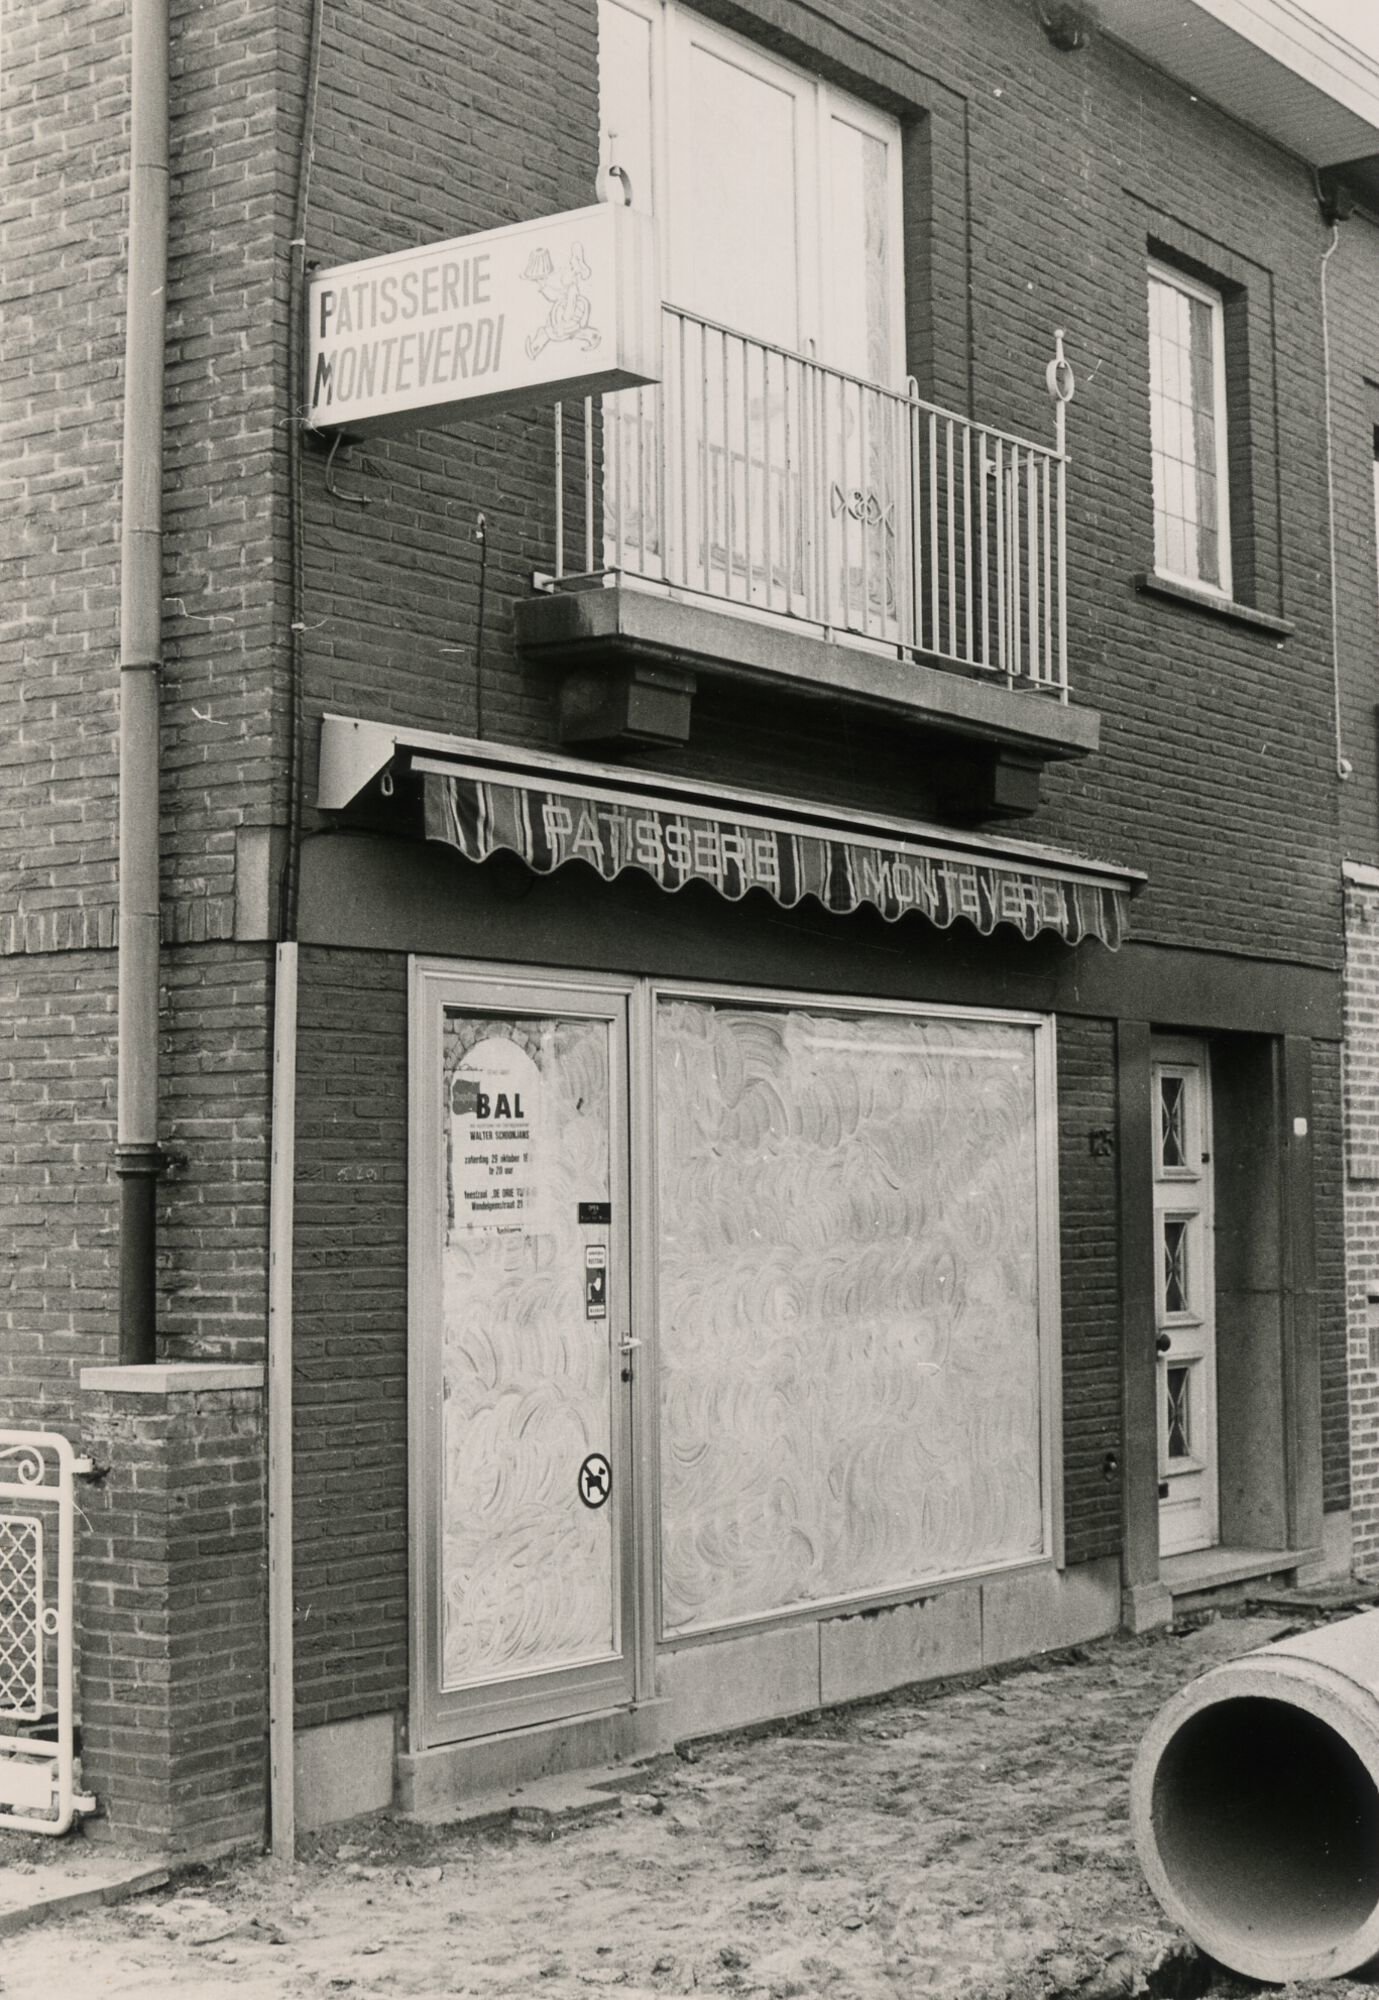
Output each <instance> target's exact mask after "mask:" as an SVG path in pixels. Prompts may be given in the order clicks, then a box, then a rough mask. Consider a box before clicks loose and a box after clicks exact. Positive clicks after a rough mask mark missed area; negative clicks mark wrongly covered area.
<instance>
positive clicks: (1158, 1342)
mask: <svg viewBox="0 0 1379 2000" xmlns="http://www.w3.org/2000/svg"><path fill="white" fill-rule="evenodd" d="M1172 1345H1173V1335H1172V1334H1171V1333H1160V1334H1158V1335H1156V1336H1155V1340H1154V1346H1155V1349H1156V1351H1157V1352H1158V1353H1160V1354H1167V1352H1168V1350H1169V1348H1170V1347H1172Z"/></svg>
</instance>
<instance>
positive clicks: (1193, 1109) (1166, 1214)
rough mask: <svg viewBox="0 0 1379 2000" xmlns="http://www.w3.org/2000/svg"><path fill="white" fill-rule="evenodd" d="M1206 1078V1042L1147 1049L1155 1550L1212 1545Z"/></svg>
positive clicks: (1214, 1470)
mask: <svg viewBox="0 0 1379 2000" xmlns="http://www.w3.org/2000/svg"><path fill="white" fill-rule="evenodd" d="M1210 1077H1211V1073H1210V1069H1209V1067H1208V1056H1207V1048H1206V1044H1205V1043H1204V1042H1198V1041H1188V1040H1180V1039H1174V1040H1171V1041H1170V1040H1168V1039H1164V1040H1163V1041H1160V1042H1156V1043H1155V1045H1154V1096H1153V1103H1154V1117H1155V1134H1154V1237H1155V1246H1156V1255H1157V1258H1158V1285H1157V1301H1156V1313H1155V1329H1156V1335H1157V1348H1158V1412H1159V1414H1158V1431H1159V1437H1158V1445H1159V1552H1160V1554H1161V1555H1165V1556H1170V1555H1183V1554H1186V1553H1187V1552H1188V1551H1189V1550H1192V1549H1205V1548H1211V1547H1212V1546H1213V1545H1214V1544H1215V1543H1216V1541H1217V1540H1218V1538H1219V1537H1218V1530H1217V1523H1218V1483H1219V1482H1218V1461H1217V1421H1216V1297H1215V1294H1216V1279H1215V1260H1214V1255H1213V1228H1214V1216H1213V1201H1212V1159H1211V1150H1212V1147H1211V1081H1210Z"/></svg>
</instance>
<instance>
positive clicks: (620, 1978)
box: [0, 1618, 1379, 2000]
mask: <svg viewBox="0 0 1379 2000" xmlns="http://www.w3.org/2000/svg"><path fill="white" fill-rule="evenodd" d="M1282 1629H1283V1627H1282V1626H1281V1624H1280V1623H1279V1621H1277V1620H1274V1621H1272V1622H1270V1623H1267V1624H1265V1623H1262V1622H1261V1621H1257V1620H1249V1619H1242V1618H1237V1619H1225V1620H1221V1621H1219V1622H1217V1623H1214V1624H1211V1625H1207V1626H1204V1627H1202V1628H1201V1629H1199V1630H1198V1631H1196V1632H1193V1633H1190V1634H1187V1635H1185V1636H1181V1637H1169V1636H1164V1637H1159V1638H1155V1639H1152V1640H1138V1641H1137V1640H1132V1639H1117V1640H1111V1641H1107V1642H1104V1643H1102V1644H1100V1645H1097V1646H1094V1647H1089V1648H1086V1649H1079V1650H1078V1651H1077V1652H1075V1653H1074V1654H1072V1655H1064V1656H1060V1657H1059V1658H1058V1659H1057V1660H1056V1661H1055V1660H1048V1661H1043V1662H1039V1663H1037V1664H1036V1665H1035V1666H1033V1667H1028V1668H1024V1669H1017V1670H1014V1671H1011V1672H1007V1673H1002V1674H1000V1675H999V1676H995V1677H992V1678H989V1679H988V1680H986V1681H985V1682H983V1683H980V1684H977V1685H963V1686H959V1687H956V1688H950V1689H947V1690H925V1689H919V1690H915V1689H912V1690H910V1691H909V1692H908V1693H906V1694H902V1695H896V1696H889V1697H886V1698H885V1699H883V1700H880V1701H876V1702H873V1703H868V1704H864V1705H860V1706H855V1707H853V1708H850V1709H846V1710H837V1711H832V1712H830V1713H827V1714H824V1715H822V1716H815V1717H811V1718H809V1719H808V1720H806V1721H802V1722H796V1723H793V1724H788V1725H783V1726H781V1727H779V1728H776V1729H773V1730H770V1731H767V1732H764V1733H761V1734H758V1735H755V1736H739V1737H735V1738H726V1739H721V1740H717V1741H713V1742H708V1743H703V1744H700V1745H697V1746H690V1747H689V1749H688V1750H687V1751H686V1752H684V1753H682V1754H680V1755H675V1756H669V1757H665V1758H662V1759H659V1760H657V1761H656V1762H654V1763H652V1764H648V1765H643V1766H639V1767H637V1768H636V1769H635V1770H633V1771H631V1772H630V1773H628V1774H625V1776H624V1777H623V1778H621V1779H620V1780H619V1785H620V1789H619V1790H618V1791H617V1792H615V1793H612V1794H610V1796H611V1797H613V1798H614V1800H615V1804H614V1805H613V1806H612V1807H610V1808H609V1809H608V1810H606V1811H600V1812H597V1813H593V1814H588V1815H585V1816H584V1817H582V1818H581V1817H574V1818H570V1819H560V1818H551V1817H549V1816H547V1815H544V1814H542V1813H540V1812H533V1813H532V1814H531V1815H530V1816H529V1817H528V1818H527V1819H526V1820H525V1821H524V1822H522V1823H519V1824H510V1825H505V1826H503V1827H502V1828H500V1829H496V1830H494V1829H490V1830H488V1831H483V1832H475V1831H469V1832H457V1831H456V1830H455V1829H453V1828H449V1829H447V1828H437V1827H417V1826H412V1825H407V1824H404V1823H400V1822H397V1821H393V1820H391V1819H388V1818H386V1817H384V1818H375V1819H370V1820H365V1821H356V1822H354V1823H352V1824H351V1825H350V1826H348V1827H346V1828H338V1829H333V1830H332V1831H331V1832H330V1833H328V1834H326V1835H325V1836H318V1837H316V1838H315V1839H314V1840H312V1841H310V1842H309V1843H307V1847H308V1850H309V1851H308V1852H307V1853H306V1854H305V1855H304V1857H303V1859H302V1860H301V1862H300V1863H299V1865H298V1866H297V1867H296V1868H295V1869H293V1870H291V1871H290V1872H289V1871H285V1870H282V1869H279V1868H276V1867H275V1866H274V1864H272V1863H271V1862H268V1861H265V1860H260V1859H251V1860H246V1861H243V1862H238V1863H235V1864H227V1865H225V1866H221V1867H217V1868H215V1869H213V1870H209V1871H207V1870H202V1871H199V1872H196V1873H193V1874H192V1875H190V1876H184V1877H183V1878H181V1879H180V1880H179V1881H177V1882H175V1883H174V1884H173V1885H171V1886H170V1887H169V1888H167V1889H165V1890H163V1891H160V1892H157V1893H155V1894H151V1895H146V1896H143V1897H140V1898H138V1899H137V1900H135V1901H132V1902H129V1903H125V1904H122V1905H119V1906H118V1907H115V1908H112V1909H108V1910H101V1911H99V1912H96V1913H93V1914H91V1915H86V1916H77V1917H71V1918H68V1919H66V1920H63V1921H60V1922H56V1923H50V1924H48V1925H46V1926H45V1927H44V1928H42V1929H40V1930H34V1931H30V1932H24V1933H20V1934H19V1935H17V1936H15V1937H12V1938H6V1939H0V1993H3V1995H4V2000H97V1996H106V1995H123V1996H133V2000H164V1996H173V1995H176V1996H178V2000H185V1997H186V1996H192V2000H219V1996H224V2000H279V1996H303V2000H306V1996H311V2000H317V1996H320V1997H321V2000H325V1996H329V1995H337V1994H345V1995H353V1996H363V1995H375V1994H377V1995H389V1996H393V1995H396V1996H404V1995H406V1996H422V1995H425V1996H431V1995H435V1996H442V1995H443V1996H447V2000H449V1997H450V1996H460V1995H479V1996H485V2000H489V1997H490V1996H491V2000H503V1996H517V1995H521V1996H522V2000H530V1996H550V2000H565V1996H574V1995H581V1996H584V1995H588V1994H589V1993H591V1992H594V1991H597V1990H600V1989H608V1990H610V1991H612V1992H614V1993H617V1994H619V1995H627V1996H646V2000H651V1996H662V1995H678V1994H695V1993H730V1994H744V1995H747V1994H754V1995H764V1996H769V2000H789V1997H790V1996H809V1997H810V2000H812V1996H815V1995H820V1996H829V2000H854V1996H856V2000H874V1996H885V1997H886V2000H891V1996H902V1995H903V1996H915V2000H920V1997H921V1996H924V2000H927V1996H939V2000H976V1997H977V1996H979V1995H980V1996H988V1995H990V1996H993V2000H994V1996H1000V1997H1001V2000H1041V1996H1045V1995H1055V1994H1056V1995H1076V1996H1077V2000H1116V1996H1119V1995H1126V1994H1132V1993H1143V1992H1145V1991H1150V1992H1153V1993H1156V1994H1158V1995H1161V1996H1166V2000H1189V1996H1193V1995H1199V1994H1201V1993H1202V1991H1203V1985H1204V1981H1203V1976H1202V1973H1201V1969H1200V1967H1198V1966H1193V1965H1191V1964H1190V1963H1189V1962H1188V1960H1187V1959H1186V1957H1185V1956H1180V1948H1182V1947H1183V1945H1184V1941H1183V1940H1182V1939H1181V1938H1180V1937H1178V1936H1177V1935H1176V1934H1175V1933H1174V1932H1173V1930H1172V1929H1171V1927H1170V1926H1169V1925H1168V1924H1167V1922H1166V1920H1165V1919H1164V1918H1163V1916H1162V1915H1161V1913H1160V1912H1159V1910H1158V1908H1157V1905H1156V1904H1155V1903H1154V1902H1153V1900H1152V1899H1151V1897H1150V1896H1149V1893H1148V1891H1147V1890H1146V1888H1145V1887H1144V1885H1143V1883H1142V1881H1141V1878H1140V1874H1139V1870H1138V1867H1137V1865H1136V1863H1135V1859H1134V1855H1133V1851H1132V1848H1131V1843H1130V1832H1129V1821H1128V1806H1127V1779H1128V1773H1129V1767H1130V1763H1131V1760H1132V1757H1133V1754H1134V1749H1135V1745H1136V1743H1137V1742H1138V1739H1139V1735H1140V1732H1141V1730H1142V1729H1143V1727H1144V1725H1145V1723H1146V1722H1147V1721H1148V1720H1149V1718H1150V1716H1151V1715H1152V1714H1153V1713H1154V1711H1155V1710H1156V1709H1157V1708H1158V1706H1159V1705H1160V1703H1161V1702H1162V1701H1163V1700H1164V1699H1166V1697H1167V1696H1168V1695H1169V1694H1170V1693H1171V1692H1172V1691H1173V1690H1174V1689H1175V1688H1176V1687H1178V1686H1179V1685H1181V1684H1182V1682H1183V1681H1184V1680H1186V1679H1188V1678H1190V1677H1192V1676H1193V1675H1195V1674H1196V1673H1198V1672H1201V1671H1202V1670H1203V1669H1204V1668H1205V1667H1207V1666H1209V1665H1211V1664H1213V1663H1214V1662H1215V1661H1216V1660H1218V1659H1221V1658H1225V1657H1229V1656H1230V1655H1232V1654H1234V1653H1237V1652H1241V1651H1244V1650H1246V1649H1247V1648H1248V1647H1249V1646H1251V1645H1257V1644H1260V1643H1262V1642H1263V1641H1264V1640H1266V1639H1269V1638H1273V1637H1276V1636H1278V1634H1279V1632H1280V1631H1281V1630H1282ZM42 1865H55V1862H50V1863H47V1864H42V1863H35V1866H42ZM1147 1982H1148V1983H1147ZM1210 1990H1211V1991H1212V1993H1214V1994H1221V1995H1226V1994H1232V1995H1243V1994H1246V1993H1249V1992H1250V1991H1252V1990H1253V1989H1251V1988H1249V1987H1248V1986H1246V1985H1245V1984H1244V1983H1242V1982H1235V1981H1232V1980H1231V1979H1229V1978H1228V1977H1227V1976H1225V1975H1218V1976H1217V1978H1216V1979H1215V1980H1214V1982H1212V1983H1211V1989H1210ZM1288 1990H1289V1991H1291V1992H1294V1993H1297V1994H1301V1992H1302V1989H1288ZM1310 1991H1311V1992H1312V1993H1313V1994H1315V1995H1317V1996H1325V2000H1347V1996H1361V1995H1363V1996H1364V2000H1376V1996H1377V1995H1379V1984H1366V1983H1361V1982H1356V1981H1332V1982H1329V1983H1327V1984H1325V1985H1319V1986H1317V1987H1315V1988H1312V1989H1310Z"/></svg>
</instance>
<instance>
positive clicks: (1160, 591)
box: [1135, 570, 1294, 639]
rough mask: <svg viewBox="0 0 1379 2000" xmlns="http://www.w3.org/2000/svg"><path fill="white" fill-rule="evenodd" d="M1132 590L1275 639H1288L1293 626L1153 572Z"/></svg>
mask: <svg viewBox="0 0 1379 2000" xmlns="http://www.w3.org/2000/svg"><path fill="white" fill-rule="evenodd" d="M1135 588H1136V590H1138V591H1139V592H1140V593H1141V595H1142V596H1145V597H1166V598H1168V599H1169V601H1170V602H1171V603H1173V604H1187V605H1191V606H1192V608H1193V610H1194V611H1209V612H1210V613H1211V614H1212V616H1213V617H1215V618H1224V619H1225V620H1226V621H1227V623H1228V624H1231V625H1246V626H1248V627H1249V628H1250V629H1251V630H1252V631H1255V632H1268V633H1271V634H1272V636H1273V637H1274V638H1276V639H1287V638H1289V637H1290V636H1291V634H1292V632H1293V630H1294V626H1293V623H1292V620H1291V619H1288V618H1275V617H1274V615H1273V613H1272V612H1269V611H1257V610H1256V609H1255V607H1254V605H1253V604H1237V603H1236V601H1235V599H1234V598H1232V597H1216V596H1214V595H1213V594H1212V592H1211V591H1209V590H1194V589H1193V588H1192V585H1191V584H1190V583H1178V582H1177V581H1176V580H1175V579H1173V578H1171V577H1167V576H1156V575H1155V573H1154V572H1153V570H1146V571H1143V572H1142V573H1141V574H1140V575H1139V576H1137V577H1136V578H1135Z"/></svg>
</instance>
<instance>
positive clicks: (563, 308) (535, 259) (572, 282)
mask: <svg viewBox="0 0 1379 2000" xmlns="http://www.w3.org/2000/svg"><path fill="white" fill-rule="evenodd" d="M522 276H523V277H524V278H526V279H527V280H528V281H529V282H530V283H531V284H533V285H535V286H536V288H537V290H538V291H539V292H540V294H541V296H542V298H543V299H545V300H546V301H547V303H548V304H549V306H550V311H549V312H548V313H547V315H546V323H545V325H544V326H539V327H538V328H537V329H536V332H535V333H529V334H528V335H527V353H528V354H529V355H530V356H531V358H532V360H533V361H535V359H536V357H537V355H538V354H540V353H542V352H543V351H544V350H545V349H546V348H547V347H549V346H550V344H551V342H552V341H553V340H573V341H574V342H575V343H576V345H578V346H580V347H597V346H598V344H599V342H600V340H602V338H603V335H602V334H601V333H600V332H599V331H598V328H597V327H593V326H590V324H589V318H590V315H591V313H592V311H593V307H592V306H591V305H590V303H589V300H588V299H587V298H586V297H585V295H584V292H583V290H582V287H583V285H584V283H585V280H586V279H588V278H591V277H592V276H593V271H592V270H591V268H590V265H589V262H588V259H587V258H586V257H585V255H584V245H583V244H582V243H575V244H573V245H572V246H571V249H570V259H569V262H568V263H567V264H566V266H565V268H564V270H562V271H557V269H556V267H555V265H554V263H553V262H552V259H551V253H550V251H549V250H547V249H545V248H544V247H542V248H539V249H536V250H533V251H532V253H531V256H530V257H528V259H527V268H526V269H525V271H523V273H522Z"/></svg>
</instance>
